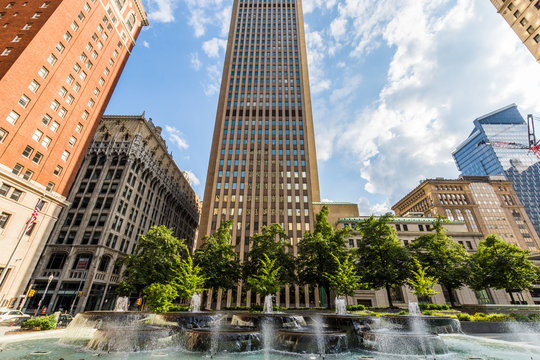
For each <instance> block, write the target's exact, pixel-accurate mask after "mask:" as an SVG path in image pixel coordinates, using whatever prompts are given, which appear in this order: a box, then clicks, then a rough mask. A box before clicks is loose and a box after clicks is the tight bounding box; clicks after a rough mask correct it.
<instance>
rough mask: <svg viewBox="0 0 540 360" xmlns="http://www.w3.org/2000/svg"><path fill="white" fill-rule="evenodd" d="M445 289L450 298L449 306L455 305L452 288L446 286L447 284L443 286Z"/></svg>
mask: <svg viewBox="0 0 540 360" xmlns="http://www.w3.org/2000/svg"><path fill="white" fill-rule="evenodd" d="M445 287H446V289H447V290H448V297H449V298H450V306H451V307H454V306H455V305H456V301H455V299H454V289H452V288H450V287H448V286H445Z"/></svg>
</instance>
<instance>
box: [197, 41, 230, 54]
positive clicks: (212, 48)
mask: <svg viewBox="0 0 540 360" xmlns="http://www.w3.org/2000/svg"><path fill="white" fill-rule="evenodd" d="M226 47H227V40H224V39H219V38H213V39H211V40H208V41H205V42H204V43H203V45H202V49H203V51H204V53H205V54H206V56H208V57H209V58H219V56H220V50H221V49H223V50H225V48H226Z"/></svg>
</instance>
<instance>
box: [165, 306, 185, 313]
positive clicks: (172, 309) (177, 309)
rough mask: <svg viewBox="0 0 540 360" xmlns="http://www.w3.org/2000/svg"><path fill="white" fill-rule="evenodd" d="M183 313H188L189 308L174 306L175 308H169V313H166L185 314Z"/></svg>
mask: <svg viewBox="0 0 540 360" xmlns="http://www.w3.org/2000/svg"><path fill="white" fill-rule="evenodd" d="M185 311H189V306H178V305H175V306H171V307H170V308H169V311H168V312H185Z"/></svg>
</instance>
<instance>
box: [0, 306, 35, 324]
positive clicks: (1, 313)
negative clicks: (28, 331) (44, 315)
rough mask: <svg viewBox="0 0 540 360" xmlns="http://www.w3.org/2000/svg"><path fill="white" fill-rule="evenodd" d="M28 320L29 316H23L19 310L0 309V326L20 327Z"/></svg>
mask: <svg viewBox="0 0 540 360" xmlns="http://www.w3.org/2000/svg"><path fill="white" fill-rule="evenodd" d="M28 319H30V315H26V314H23V313H22V312H20V311H19V310H14V309H0V325H2V326H14V325H22V323H23V322H25V321H26V320H28Z"/></svg>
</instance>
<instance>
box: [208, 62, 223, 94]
mask: <svg viewBox="0 0 540 360" xmlns="http://www.w3.org/2000/svg"><path fill="white" fill-rule="evenodd" d="M206 72H207V73H208V83H207V84H205V85H204V94H205V95H206V96H213V95H216V94H218V93H219V89H220V87H221V71H220V70H219V68H218V66H217V65H211V66H208V67H207V68H206Z"/></svg>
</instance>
